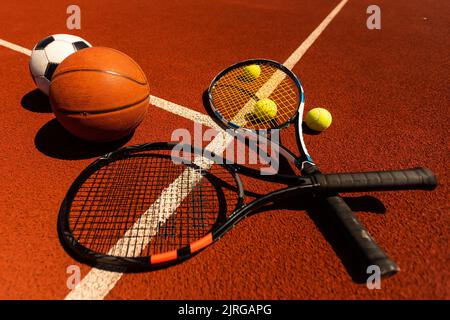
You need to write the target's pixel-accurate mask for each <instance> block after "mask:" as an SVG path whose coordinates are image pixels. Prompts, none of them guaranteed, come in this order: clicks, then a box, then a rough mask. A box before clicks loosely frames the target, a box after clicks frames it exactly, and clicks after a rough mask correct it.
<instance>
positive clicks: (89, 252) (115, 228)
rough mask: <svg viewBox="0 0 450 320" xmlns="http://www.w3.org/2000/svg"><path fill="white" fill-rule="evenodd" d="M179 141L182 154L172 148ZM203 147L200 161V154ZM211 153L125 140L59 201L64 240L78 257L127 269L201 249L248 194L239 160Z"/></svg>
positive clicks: (148, 266) (176, 259)
mask: <svg viewBox="0 0 450 320" xmlns="http://www.w3.org/2000/svg"><path fill="white" fill-rule="evenodd" d="M175 146H178V148H179V149H178V151H180V149H181V151H180V152H179V153H178V154H177V155H180V156H174V155H173V153H172V152H173V150H175V149H174V147H175ZM200 155H201V156H202V158H201V159H202V161H203V162H202V163H200V162H198V161H197V160H194V159H199V158H198V157H199V156H200ZM205 157H206V158H205ZM205 159H206V160H205ZM174 160H176V161H174ZM213 160H217V159H212V158H208V155H207V154H204V153H203V152H202V151H201V150H200V149H196V148H194V147H192V146H182V147H181V146H180V145H177V144H174V143H149V144H143V145H138V146H132V147H126V148H122V149H120V150H118V151H115V152H112V153H109V154H107V155H105V156H104V157H101V158H99V159H98V160H96V161H94V162H93V163H92V164H90V165H89V166H88V167H87V168H86V169H84V170H83V171H82V172H81V173H80V175H79V176H78V177H77V178H76V180H75V181H74V182H73V184H72V186H71V187H70V188H69V190H68V192H67V194H66V197H65V198H64V200H63V203H62V205H61V208H60V211H59V217H58V233H59V237H60V240H61V242H62V244H63V246H64V248H65V249H66V251H67V252H68V253H69V254H70V255H71V256H72V257H74V258H75V259H77V260H79V261H82V262H84V263H87V264H89V265H92V266H94V267H97V268H102V269H107V270H114V271H121V272H125V271H140V270H148V269H155V268H161V267H165V266H167V265H170V264H173V263H177V262H180V261H182V260H185V259H187V258H188V257H190V256H192V255H194V254H196V253H197V252H199V251H200V250H201V249H203V248H204V247H206V246H207V245H209V244H211V243H212V241H213V239H212V232H213V231H214V230H216V229H218V228H219V227H220V226H221V225H222V224H223V223H224V222H225V221H226V220H227V219H228V218H229V217H228V216H229V215H230V214H231V213H233V212H234V211H236V210H237V209H238V208H239V207H241V206H242V204H243V202H244V199H243V198H244V191H243V186H242V182H241V180H240V178H239V176H238V175H237V174H236V172H235V170H234V169H233V167H232V166H231V165H227V164H220V163H217V164H214V165H212V163H213ZM205 161H206V163H207V164H206V165H205Z"/></svg>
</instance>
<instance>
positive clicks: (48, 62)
mask: <svg viewBox="0 0 450 320" xmlns="http://www.w3.org/2000/svg"><path fill="white" fill-rule="evenodd" d="M89 47H92V45H91V44H90V43H89V42H87V41H86V40H84V39H82V38H80V37H77V36H73V35H70V34H54V35H51V36H48V37H46V38H45V39H42V40H41V41H39V42H38V43H37V44H36V45H35V46H34V48H33V50H32V51H31V56H30V62H29V67H30V73H31V76H32V77H33V81H34V83H35V84H36V86H37V87H38V88H39V90H41V91H42V92H44V93H45V94H46V95H48V91H49V86H50V81H51V80H52V75H53V73H54V72H55V70H56V67H58V65H59V64H60V63H61V62H62V61H63V60H64V59H65V58H67V57H68V56H69V55H71V54H72V53H74V52H77V51H79V50H81V49H85V48H89Z"/></svg>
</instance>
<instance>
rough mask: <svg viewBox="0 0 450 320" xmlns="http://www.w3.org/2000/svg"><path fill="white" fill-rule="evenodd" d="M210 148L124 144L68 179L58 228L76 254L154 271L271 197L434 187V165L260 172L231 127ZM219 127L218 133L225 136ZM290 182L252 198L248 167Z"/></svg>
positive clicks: (113, 266) (111, 266)
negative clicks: (239, 151) (236, 153)
mask: <svg viewBox="0 0 450 320" xmlns="http://www.w3.org/2000/svg"><path fill="white" fill-rule="evenodd" d="M219 136H220V137H223V139H222V140H221V138H218V140H216V139H215V140H214V141H213V142H212V143H211V144H210V145H208V147H206V148H205V149H201V148H195V147H193V146H189V145H180V144H174V143H149V144H143V145H137V146H130V147H126V148H122V149H120V150H117V151H115V152H112V153H109V154H107V155H105V156H103V157H101V158H99V159H97V160H96V161H94V162H93V163H92V164H90V165H89V166H88V167H87V168H86V169H85V170H83V171H82V172H81V173H80V175H79V176H78V177H77V178H76V179H75V181H74V182H73V184H72V186H71V187H70V188H69V190H68V192H67V194H66V196H65V198H64V200H63V203H62V205H61V208H60V212H59V216H58V233H59V236H60V239H61V242H62V244H63V246H64V247H65V249H66V250H67V251H68V252H69V253H70V254H71V255H72V256H73V257H74V258H76V259H77V260H79V261H82V262H85V263H87V264H90V265H92V266H95V267H97V268H102V269H107V270H115V271H121V272H124V271H136V270H149V269H154V268H161V267H165V266H168V265H171V264H174V263H178V262H181V261H183V260H185V259H187V258H189V257H192V256H193V255H195V254H197V253H198V252H200V251H201V250H202V249H204V248H206V247H207V246H209V245H211V244H212V243H213V242H214V241H216V240H218V239H219V238H221V237H222V236H223V235H224V234H225V233H226V232H227V231H229V230H230V229H231V228H232V227H233V226H235V225H236V224H237V223H238V222H239V221H241V220H242V219H243V218H245V217H246V216H248V214H250V213H251V212H254V211H255V210H257V209H258V208H260V207H261V206H264V205H265V204H268V203H272V202H275V201H277V200H282V199H285V198H286V197H298V196H299V195H302V194H303V195H305V196H312V195H320V194H322V193H324V194H328V193H335V192H347V191H348V192H355V191H369V190H370V191H373V190H396V189H432V188H434V186H435V184H436V181H435V178H434V176H433V174H432V172H431V171H429V170H428V169H421V168H418V169H412V170H401V171H390V172H372V173H371V172H369V173H350V174H349V173H346V174H330V175H323V174H319V173H317V174H314V175H311V176H297V175H261V174H260V172H259V171H258V170H255V169H252V168H247V167H245V166H242V165H239V164H230V163H228V161H227V159H224V158H222V157H221V156H220V153H221V152H222V151H223V150H224V149H222V148H223V147H224V146H225V145H226V142H227V141H229V140H228V136H227V135H226V134H219ZM219 136H218V137H219ZM240 172H242V173H245V174H252V175H253V176H254V177H257V178H259V179H262V180H267V181H272V182H283V183H284V184H286V185H285V186H283V187H281V188H280V189H278V190H275V191H273V192H271V193H269V194H266V195H263V196H261V197H258V198H257V199H256V200H253V201H251V202H249V203H247V202H246V201H245V196H244V195H245V189H244V185H243V182H242V180H241V179H240V176H239V173H240Z"/></svg>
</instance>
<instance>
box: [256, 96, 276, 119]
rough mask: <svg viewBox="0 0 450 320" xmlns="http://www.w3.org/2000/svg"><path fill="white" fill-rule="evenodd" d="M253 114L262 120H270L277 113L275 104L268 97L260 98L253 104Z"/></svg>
mask: <svg viewBox="0 0 450 320" xmlns="http://www.w3.org/2000/svg"><path fill="white" fill-rule="evenodd" d="M253 114H254V115H255V116H256V117H257V118H258V119H259V120H263V121H270V120H273V119H274V118H275V116H276V115H277V104H276V103H275V102H274V101H273V100H270V99H267V98H266V99H261V100H259V101H258V102H257V103H256V104H255V108H254V109H253Z"/></svg>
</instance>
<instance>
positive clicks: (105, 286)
mask: <svg viewBox="0 0 450 320" xmlns="http://www.w3.org/2000/svg"><path fill="white" fill-rule="evenodd" d="M347 2H348V0H343V1H341V2H340V3H339V4H338V6H337V7H336V8H334V9H333V11H331V13H330V14H329V15H328V16H327V17H326V18H325V19H324V21H323V22H322V23H321V24H320V25H319V26H318V27H317V28H316V29H315V30H314V31H313V32H312V33H311V35H310V36H309V37H308V38H307V39H306V40H305V41H304V42H303V43H302V44H301V45H300V46H299V47H298V48H297V50H295V51H294V53H293V54H292V55H291V56H290V57H289V58H288V59H287V60H286V61H285V63H284V64H285V65H286V66H287V67H288V68H290V69H292V68H293V67H294V66H295V64H297V63H298V61H300V59H301V58H302V57H303V55H304V54H305V52H306V51H307V50H308V49H309V48H310V47H311V45H312V44H313V43H314V41H315V40H316V39H317V38H318V37H319V35H320V34H321V33H322V32H323V30H324V29H325V28H326V27H327V26H328V25H329V23H330V22H331V21H332V20H333V18H334V17H335V16H336V15H337V14H338V13H339V11H340V10H341V9H342V7H343V6H344V5H345V4H346V3H347ZM231 141H232V137H231V136H230V135H228V134H227V133H226V132H223V131H221V132H219V134H218V135H217V136H216V138H214V140H213V141H211V143H210V144H208V146H207V149H209V150H215V151H216V152H217V151H219V152H220V153H221V152H223V150H224V149H225V148H226V146H227V145H228V144H229V143H230V142H231ZM217 153H218V152H217ZM218 154H219V153H218ZM177 180H179V179H177ZM177 180H176V181H177ZM194 183H195V182H194ZM170 188H171V187H169V189H170ZM165 193H166V190H164V191H163V195H164V194H165ZM177 202H178V201H177ZM173 209H174V207H173V206H171V210H170V211H171V212H173V211H174V210H173ZM175 209H176V208H175ZM149 210H151V209H149ZM169 214H170V213H169ZM119 241H120V240H119ZM121 276H122V273H115V272H110V271H104V270H98V269H92V270H91V271H90V272H89V273H88V274H87V275H86V276H85V277H84V278H83V279H82V280H81V282H80V283H79V284H78V285H77V286H76V287H75V288H74V289H73V290H72V291H71V292H70V293H69V294H68V295H67V296H66V298H65V299H66V300H75V299H95V300H100V299H103V298H104V297H105V296H106V295H107V294H108V293H109V291H110V290H111V289H112V288H113V287H114V285H115V283H116V282H117V281H119V279H120V277H121Z"/></svg>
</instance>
